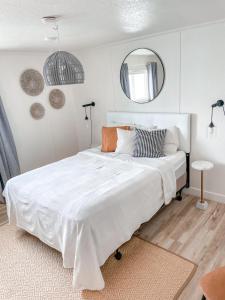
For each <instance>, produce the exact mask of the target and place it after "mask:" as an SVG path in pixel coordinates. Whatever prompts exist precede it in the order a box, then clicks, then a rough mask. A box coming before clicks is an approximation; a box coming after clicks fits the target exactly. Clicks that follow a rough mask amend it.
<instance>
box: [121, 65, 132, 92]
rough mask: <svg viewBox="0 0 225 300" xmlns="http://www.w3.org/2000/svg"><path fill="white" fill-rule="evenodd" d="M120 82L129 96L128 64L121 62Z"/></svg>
mask: <svg viewBox="0 0 225 300" xmlns="http://www.w3.org/2000/svg"><path fill="white" fill-rule="evenodd" d="M120 82H121V86H122V89H123V91H124V93H125V94H126V95H127V97H128V98H130V84H129V71H128V64H126V63H123V64H122V66H121V70H120Z"/></svg>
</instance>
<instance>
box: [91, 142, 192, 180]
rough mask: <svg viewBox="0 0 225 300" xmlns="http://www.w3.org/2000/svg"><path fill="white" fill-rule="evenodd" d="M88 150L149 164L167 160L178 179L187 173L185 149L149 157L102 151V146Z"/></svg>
mask: <svg viewBox="0 0 225 300" xmlns="http://www.w3.org/2000/svg"><path fill="white" fill-rule="evenodd" d="M88 151H90V152H93V153H95V154H98V155H101V156H107V157H111V158H112V157H114V158H117V159H121V160H123V161H135V162H139V163H141V164H146V165H149V164H151V162H152V161H153V160H166V161H167V162H169V163H171V165H172V166H173V169H174V170H175V175H176V179H178V178H180V177H181V176H183V175H184V174H185V173H186V154H185V152H184V151H177V152H176V153H175V154H171V155H167V156H164V157H160V158H147V157H132V156H130V155H129V154H120V153H116V152H101V148H100V147H96V148H92V149H89V150H88Z"/></svg>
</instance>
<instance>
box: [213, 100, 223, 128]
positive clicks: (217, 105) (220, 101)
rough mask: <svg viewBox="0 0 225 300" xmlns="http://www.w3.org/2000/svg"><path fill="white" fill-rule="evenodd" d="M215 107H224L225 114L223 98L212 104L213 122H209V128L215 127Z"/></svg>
mask: <svg viewBox="0 0 225 300" xmlns="http://www.w3.org/2000/svg"><path fill="white" fill-rule="evenodd" d="M215 107H222V108H223V112H224V115H225V109H224V101H223V100H217V101H216V102H215V103H214V104H212V105H211V108H212V110H211V122H210V124H209V128H211V129H213V128H214V127H215V125H214V123H213V110H214V108H215Z"/></svg>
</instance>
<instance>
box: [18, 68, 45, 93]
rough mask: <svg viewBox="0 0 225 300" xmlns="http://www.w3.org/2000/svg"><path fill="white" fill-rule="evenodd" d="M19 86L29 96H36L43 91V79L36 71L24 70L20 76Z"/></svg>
mask: <svg viewBox="0 0 225 300" xmlns="http://www.w3.org/2000/svg"><path fill="white" fill-rule="evenodd" d="M20 85H21V87H22V89H23V91H24V92H25V93H26V94H27V95H29V96H38V95H40V94H41V93H42V91H43V90H44V79H43V77H42V75H41V73H39V72H38V71H37V70H33V69H28V70H25V71H24V72H23V73H22V74H21V76H20Z"/></svg>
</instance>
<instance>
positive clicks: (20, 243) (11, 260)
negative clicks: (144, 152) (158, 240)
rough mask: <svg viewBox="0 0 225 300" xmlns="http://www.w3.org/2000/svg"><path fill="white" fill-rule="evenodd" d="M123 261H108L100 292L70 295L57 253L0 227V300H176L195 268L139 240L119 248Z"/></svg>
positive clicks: (18, 232) (69, 277) (69, 276)
mask: <svg viewBox="0 0 225 300" xmlns="http://www.w3.org/2000/svg"><path fill="white" fill-rule="evenodd" d="M121 251H122V252H123V258H122V260H120V261H117V260H116V259H115V258H114V257H113V256H111V257H110V258H109V259H108V260H107V262H106V263H105V265H104V266H103V267H102V271H103V274H104V278H105V282H106V288H105V289H104V290H103V291H101V292H89V291H85V292H79V291H76V290H74V289H72V286H71V284H72V270H68V269H64V268H63V267H62V258H61V255H60V253H58V252H57V251H55V250H53V249H51V248H49V247H48V246H46V245H45V244H43V243H42V242H40V241H39V240H38V239H36V238H35V237H33V236H31V235H29V234H27V233H25V232H24V231H22V230H17V229H16V228H15V227H14V226H11V225H4V226H1V227H0V299H16V300H22V299H32V300H33V299H46V300H51V299H57V300H61V299H67V300H69V299H74V300H80V299H85V300H87V299H88V300H94V299H109V300H111V299H112V300H128V299H129V300H130V299H132V300H139V299H146V300H155V299H158V300H162V299H163V300H167V299H176V298H177V296H178V294H179V293H180V292H181V291H182V289H183V288H184V287H185V285H186V284H187V283H188V281H189V280H190V279H191V277H192V276H193V274H194V272H195V269H196V266H195V265H194V264H193V263H192V262H190V261H187V260H186V259H183V258H181V257H179V256H177V255H174V254H172V253H170V252H168V251H166V250H164V249H162V248H159V247H158V246H155V245H153V244H151V243H148V242H145V241H143V240H141V239H139V238H137V237H134V238H132V240H131V241H129V242H128V243H126V244H125V245H123V246H122V248H121Z"/></svg>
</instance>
